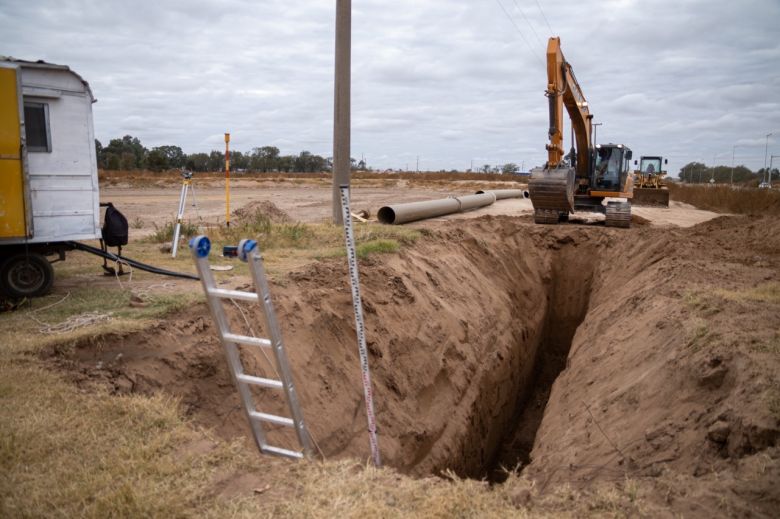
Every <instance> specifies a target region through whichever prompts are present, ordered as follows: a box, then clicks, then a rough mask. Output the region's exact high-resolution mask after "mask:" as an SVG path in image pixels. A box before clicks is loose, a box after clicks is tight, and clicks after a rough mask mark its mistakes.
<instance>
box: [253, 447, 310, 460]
mask: <svg viewBox="0 0 780 519" xmlns="http://www.w3.org/2000/svg"><path fill="white" fill-rule="evenodd" d="M262 451H263V453H265V454H276V455H277V456H287V457H288V458H303V453H302V452H298V451H291V450H290V449H282V448H281V447H273V446H271V445H266V446H265V447H263V449H262Z"/></svg>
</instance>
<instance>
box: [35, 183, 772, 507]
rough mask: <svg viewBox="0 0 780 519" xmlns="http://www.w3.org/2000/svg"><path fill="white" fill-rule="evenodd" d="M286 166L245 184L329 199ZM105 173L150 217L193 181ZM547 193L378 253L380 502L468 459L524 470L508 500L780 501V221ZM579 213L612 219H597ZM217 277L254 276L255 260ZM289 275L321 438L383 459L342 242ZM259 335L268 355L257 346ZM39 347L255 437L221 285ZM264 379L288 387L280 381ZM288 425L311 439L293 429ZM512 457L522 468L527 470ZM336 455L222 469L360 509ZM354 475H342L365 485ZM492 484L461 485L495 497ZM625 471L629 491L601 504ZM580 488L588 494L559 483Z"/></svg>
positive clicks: (371, 336) (83, 379)
mask: <svg viewBox="0 0 780 519" xmlns="http://www.w3.org/2000/svg"><path fill="white" fill-rule="evenodd" d="M287 189H288V188H286V187H282V188H280V187H275V188H274V189H270V187H269V189H268V190H267V191H263V190H262V188H261V189H252V191H251V193H250V192H247V193H242V192H241V190H240V189H237V190H236V191H234V194H233V200H235V201H236V202H235V203H236V206H239V205H243V204H247V203H250V202H252V201H258V200H259V201H272V202H273V203H274V204H275V206H276V207H278V208H279V209H280V210H282V211H283V212H284V213H287V214H288V215H290V216H291V217H292V218H295V219H301V220H304V221H319V220H321V219H323V218H327V215H328V214H329V208H328V203H329V197H330V191H329V189H328V188H327V187H326V186H303V187H301V186H298V187H294V188H292V187H291V188H289V191H288V190H287ZM203 191H204V196H203V197H202V198H203V199H204V200H205V202H201V197H199V198H198V202H199V204H202V205H203V206H205V207H204V209H203V210H204V211H211V213H210V214H213V215H215V216H216V215H217V214H218V213H219V209H220V204H221V198H220V194H221V191H220V190H219V188H218V187H210V188H206V189H203ZM198 194H200V191H199V192H198ZM443 194H446V193H444V192H442V191H440V190H437V189H432V190H430V191H429V190H427V189H420V188H413V189H410V190H399V189H398V187H397V186H392V187H389V188H378V187H365V188H363V187H360V186H356V189H355V191H354V195H355V201H356V202H354V206H355V207H356V208H362V206H369V207H370V208H372V209H373V211H372V212H373V213H375V209H376V208H377V207H378V205H379V204H382V203H384V202H385V199H386V198H390V197H392V199H393V200H403V201H407V200H408V201H412V200H416V199H422V198H432V197H438V196H441V195H443ZM103 196H104V198H105V199H106V200H112V201H114V202H115V203H116V204H117V205H118V206H119V207H120V208H121V209H123V210H124V211H125V213H126V214H127V215H128V217H129V219H130V220H131V221H132V220H133V219H134V218H141V219H147V221H149V222H152V221H155V220H159V219H160V218H161V217H163V215H165V214H167V213H166V211H169V207H168V206H169V204H170V203H172V204H173V207H172V209H173V210H175V205H176V203H177V196H178V195H177V189H176V187H175V186H174V187H168V188H150V189H142V190H135V189H133V190H126V189H124V190H123V189H117V190H116V191H113V190H112V189H106V190H104V192H103ZM124 197H126V198H124ZM526 204H527V202H523V201H504V202H498V203H496V204H495V205H494V206H492V207H490V208H488V209H487V210H483V211H476V212H473V213H469V214H466V215H457V216H454V217H448V218H442V219H437V220H435V221H428V222H420V223H417V224H414V226H415V227H416V228H419V229H421V230H422V231H423V237H422V238H421V239H419V240H418V241H417V242H416V243H414V244H413V245H409V246H406V247H404V248H402V249H401V251H400V252H399V253H397V254H389V255H377V256H371V257H369V258H368V259H366V260H364V261H362V262H361V266H360V268H361V281H362V285H363V291H364V306H365V311H366V320H367V334H368V340H369V350H370V356H371V358H370V362H371V368H372V375H373V376H374V386H375V392H376V401H377V415H378V419H379V427H380V430H379V433H380V444H381V448H382V454H383V457H384V460H385V463H386V464H387V465H388V466H389V467H392V468H393V469H395V470H397V471H398V473H399V474H393V473H391V474H393V475H381V476H378V477H376V479H374V484H375V485H380V491H381V492H385V493H384V494H382V495H384V496H385V497H381V498H380V499H383V500H384V501H382V503H381V506H382V507H385V508H382V509H383V510H395V511H396V513H397V512H398V511H400V510H404V511H405V513H409V514H415V513H423V512H422V510H424V508H422V505H419V506H420V508H414V507H412V508H408V507H407V506H406V505H404V504H401V502H402V501H403V500H404V499H406V497H404V496H409V497H408V499H410V502H412V501H411V500H412V497H411V496H412V495H413V493H412V492H413V491H412V490H410V489H414V491H417V490H420V491H422V492H426V493H428V494H430V495H434V494H435V493H436V492H438V489H440V488H442V486H444V487H445V488H446V487H447V485H449V483H448V482H446V481H445V480H438V479H431V478H426V476H428V475H431V474H435V475H441V474H446V473H447V471H448V470H452V471H454V473H456V474H457V475H459V476H462V477H468V478H474V479H477V480H479V479H483V478H486V479H488V480H490V481H494V482H497V483H498V482H500V481H503V480H504V479H506V482H505V483H504V484H503V485H500V487H501V490H500V491H498V490H495V491H494V493H496V495H500V496H502V497H501V499H505V500H503V501H501V503H500V506H501V507H504V506H506V507H507V508H500V511H501V514H505V513H507V512H508V511H510V510H512V509H514V510H515V511H516V512H517V513H526V512H528V513H540V514H549V513H552V514H560V513H573V514H574V515H580V516H581V515H585V514H587V515H590V514H591V513H607V514H610V513H612V514H618V515H622V514H626V515H649V516H659V515H663V516H679V515H684V516H694V517H705V516H720V515H729V516H734V515H738V516H761V517H774V516H776V512H777V510H778V509H779V508H780V492H778V488H780V485H779V484H778V483H780V463H779V462H778V461H779V460H778V458H780V450H779V449H778V446H777V440H778V436H779V435H780V386H778V382H777V380H778V379H777V376H778V368H779V367H780V360H779V359H780V357H779V355H780V336H779V335H778V331H777V330H778V329H780V318H778V315H780V314H779V313H778V310H780V274H779V273H780V241H778V238H777V236H778V231H780V223H778V221H777V220H776V219H763V220H754V219H751V218H747V217H732V216H726V217H717V218H714V219H713V217H714V216H716V215H714V213H707V212H703V211H698V210H696V209H694V208H691V207H690V206H684V205H681V204H673V206H672V208H670V209H669V210H663V209H655V208H641V209H639V208H637V211H636V212H637V213H639V214H640V216H641V217H642V218H643V219H644V225H638V226H636V227H635V228H632V229H630V230H616V229H607V228H604V227H603V226H601V225H598V218H596V219H593V218H583V219H581V220H580V219H579V218H574V219H573V221H574V222H575V223H571V224H567V225H561V226H557V227H543V226H536V225H533V224H532V223H531V217H530V212H529V210H528V207H526ZM199 210H200V207H199ZM640 211H641V212H640ZM502 213H503V214H502ZM463 218H467V219H468V220H467V221H462V219H463ZM453 220H456V221H453ZM582 220H586V221H589V222H591V223H592V225H578V224H576V222H577V221H582ZM220 279H222V280H223V282H224V286H226V287H228V288H246V287H247V282H246V280H245V278H241V277H235V276H230V277H228V276H224V277H220ZM181 283H182V282H177V284H179V285H178V286H181ZM192 290H198V287H197V286H194V287H193V288H192ZM273 292H274V300H275V304H276V306H277V310H278V312H279V315H280V319H281V322H282V323H283V333H284V336H285V340H286V343H287V345H288V351H289V355H290V357H291V363H292V366H293V371H294V374H295V379H296V383H297V389H298V391H299V393H300V395H301V399H302V402H303V406H304V412H305V414H306V418H307V422H308V424H309V427H310V430H311V432H312V436H313V438H314V439H315V440H316V442H317V444H318V448H319V449H320V452H321V454H322V455H323V456H324V457H325V458H326V459H328V460H334V459H335V460H339V459H343V460H349V459H360V460H365V459H367V458H368V445H367V439H366V434H365V415H364V412H363V408H362V394H361V388H360V384H359V381H360V372H359V362H358V359H357V352H356V346H355V329H354V320H353V317H352V313H351V296H350V293H349V289H348V285H347V271H346V265H345V262H344V261H343V259H340V258H332V259H322V260H319V261H316V262H313V263H309V264H307V265H304V266H301V267H296V268H293V269H291V271H289V272H286V273H284V274H283V275H281V276H278V277H276V278H275V282H274V285H273ZM228 312H229V314H230V316H231V322H232V325H233V326H235V327H236V329H239V330H242V331H245V330H246V329H247V328H248V327H251V328H253V330H254V331H256V332H261V330H262V329H263V324H262V322H261V320H260V318H259V315H258V313H257V309H255V308H252V307H251V306H249V305H245V304H235V305H234V304H230V305H228ZM243 355H244V359H245V361H246V363H247V365H248V366H251V367H252V368H253V369H256V370H257V372H259V373H266V374H270V373H271V371H269V370H270V368H269V367H268V366H267V363H266V361H265V359H264V358H263V357H262V356H261V355H260V354H258V353H257V352H253V351H245V352H244V354H243ZM42 358H43V359H44V362H45V363H46V365H47V366H49V368H51V369H54V370H56V371H58V372H61V373H63V374H64V376H65V377H66V379H67V380H68V381H69V382H70V383H73V384H75V385H77V386H78V387H79V388H81V389H82V390H84V391H87V392H92V391H96V392H100V391H103V390H105V389H108V390H109V391H110V392H111V393H113V394H116V395H157V394H165V395H173V396H176V397H178V398H180V401H181V409H182V412H183V413H184V414H185V415H186V416H188V417H189V418H190V419H191V420H193V421H194V423H196V424H200V425H202V426H205V427H207V428H209V429H212V430H213V431H215V432H216V434H217V435H218V437H220V438H222V439H225V440H229V439H235V438H243V439H244V444H245V446H246V450H247V453H249V455H251V456H253V455H254V454H253V452H252V449H253V447H252V446H251V442H250V441H249V440H248V438H247V435H248V428H247V425H246V423H245V420H244V417H243V416H242V414H241V412H240V409H239V406H238V399H237V396H236V394H235V390H234V389H233V387H232V385H231V383H230V379H229V376H228V373H227V370H226V366H225V362H224V357H223V353H222V350H221V346H220V345H219V343H218V341H217V338H216V333H215V330H214V327H213V325H212V323H211V319H210V316H209V314H208V311H207V309H206V307H205V305H204V304H203V303H195V304H193V305H191V306H190V307H188V308H187V309H186V310H183V311H179V312H178V313H176V314H174V315H171V316H170V317H169V318H166V319H164V320H161V321H159V322H157V323H156V324H154V325H153V326H151V327H149V328H147V329H144V330H140V331H129V332H126V333H125V332H121V333H113V334H109V335H100V336H94V337H86V338H84V339H80V340H77V341H75V342H73V343H70V344H64V345H62V344H54V345H52V346H50V347H47V348H46V349H45V350H44V352H43V353H42ZM258 399H259V402H260V403H261V406H264V410H265V408H267V409H268V410H270V411H277V412H280V411H281V404H282V402H281V400H280V399H279V398H278V397H276V396H273V395H270V396H269V395H259V394H258ZM273 434H274V435H275V439H276V440H277V441H278V442H280V443H283V444H285V443H286V445H287V446H294V444H293V443H291V441H292V437H291V436H290V435H289V434H287V432H286V431H275V432H274V433H273ZM213 448H214V447H213V446H212V445H211V444H207V445H200V446H199V444H195V445H193V446H191V447H188V451H190V454H192V453H194V454H196V455H197V454H198V452H199V449H203V450H204V451H206V452H208V451H210V450H213ZM296 467H297V468H296ZM504 468H506V469H510V470H511V469H513V468H516V469H518V470H520V471H521V477H518V476H517V475H509V476H508V479H507V473H506V471H505V470H503V469H504ZM338 470H340V469H334V468H333V465H332V464H326V465H325V468H323V469H319V468H317V467H315V466H311V465H309V464H303V465H298V464H290V463H287V462H280V461H278V460H274V461H273V462H270V461H269V463H268V465H267V466H266V467H265V468H264V470H262V471H248V472H241V473H233V474H227V475H224V474H223V476H221V479H220V481H219V482H218V483H217V486H218V487H219V489H221V490H219V495H220V496H222V497H230V496H242V497H244V498H246V497H247V496H251V494H252V489H256V488H265V486H266V485H267V484H271V485H272V486H273V488H272V489H271V490H269V491H268V494H267V495H266V494H264V496H266V497H267V505H266V508H263V510H265V511H266V513H269V512H270V511H277V512H281V513H285V514H287V515H300V514H307V513H311V510H312V509H311V508H306V507H305V506H304V504H306V506H309V505H311V503H312V499H316V500H317V501H315V502H316V503H318V504H316V506H317V507H318V508H316V509H318V510H331V511H332V512H333V513H345V514H346V515H353V512H356V511H357V510H359V509H360V508H359V505H356V504H354V503H352V502H351V501H349V503H350V504H349V507H350V508H344V507H345V506H346V505H345V501H341V507H339V504H338V502H337V501H338V500H336V501H331V500H330V497H333V499H336V498H335V497H334V496H335V495H336V494H339V493H340V492H341V489H337V488H333V487H329V486H328V485H327V484H326V482H327V481H328V480H332V479H333V478H334V477H335V475H334V474H336V471H338ZM320 471H322V473H320ZM352 471H354V467H353V468H350V469H348V473H349V474H352ZM291 474H295V475H296V476H295V477H291ZM351 477H352V476H344V474H341V473H339V476H338V479H337V480H338V481H340V482H342V483H341V484H343V485H357V483H355V482H354V481H353V480H352V479H350V478H351ZM369 477H370V478H373V477H374V476H371V475H369ZM409 477H414V478H422V479H419V480H418V481H417V482H415V480H410V479H409ZM280 482H281V483H280ZM382 486H384V488H385V490H381V488H382ZM349 488H357V487H349ZM458 488H460V487H458ZM469 488H470V487H469ZM496 488H498V486H497V487H496ZM401 489H403V490H401ZM566 489H569V490H566ZM605 489H606V490H605ZM363 491H364V492H367V493H371V492H374V490H373V489H372V490H368V489H366V490H363ZM484 491H485V490H484V489H483V487H475V488H473V489H471V490H463V492H473V493H474V494H473V495H474V496H475V497H474V499H475V502H476V501H478V499H477V497H476V496H481V495H482V494H481V492H484ZM605 491H606V492H608V493H609V492H612V493H617V494H618V495H619V496H621V498H620V499H617V498H616V499H615V500H613V501H610V500H607V504H606V505H604V504H603V502H604V495H605V494H604V492H605ZM311 492H324V493H325V494H324V495H321V496H316V497H315V496H314V495H312V494H311ZM405 492H408V494H407V493H405ZM572 492H574V493H577V492H579V493H581V494H576V495H580V496H585V497H583V500H582V501H581V502H579V501H576V500H575V497H573V496H575V494H574V493H572ZM329 493H330V494H329ZM567 493H568V494H567ZM563 494H566V495H570V496H572V497H571V499H572V501H570V502H568V503H569V504H567V502H566V501H561V500H560V499H557V498H555V499H553V498H554V497H555V496H561V495H563ZM291 495H292V496H295V497H294V498H292V499H290V497H289V496H291ZM339 495H340V496H341V494H339ZM329 496H330V497H329ZM389 496H393V497H389ZM507 496H508V497H507ZM339 499H344V497H343V496H342V497H340V498H339ZM396 499H400V500H401V501H396ZM415 499H416V498H415ZM550 499H553V501H552V504H550V503H551V501H550ZM577 499H579V498H577ZM413 502H415V503H416V502H417V501H413ZM374 503H375V506H379V505H377V504H376V502H374ZM574 503H578V504H574ZM602 505H603V507H602ZM414 506H418V505H414ZM496 506H499V505H496ZM496 510H499V509H498V508H496ZM451 513H453V514H454V513H457V511H456V510H451ZM501 514H499V515H501ZM434 515H435V514H434ZM442 516H444V515H442Z"/></svg>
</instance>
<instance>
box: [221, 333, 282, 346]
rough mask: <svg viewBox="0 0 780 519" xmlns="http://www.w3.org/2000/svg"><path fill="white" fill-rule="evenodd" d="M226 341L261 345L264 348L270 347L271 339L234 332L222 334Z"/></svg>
mask: <svg viewBox="0 0 780 519" xmlns="http://www.w3.org/2000/svg"><path fill="white" fill-rule="evenodd" d="M223 337H224V338H225V340H226V341H228V342H237V343H238V344H246V345H247V346H262V347H265V348H270V347H271V341H269V340H268V339H261V338H259V337H249V336H247V335H236V334H235V333H226V334H225V335H223Z"/></svg>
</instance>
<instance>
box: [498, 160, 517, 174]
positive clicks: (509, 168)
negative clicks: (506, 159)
mask: <svg viewBox="0 0 780 519" xmlns="http://www.w3.org/2000/svg"><path fill="white" fill-rule="evenodd" d="M518 171H520V166H518V165H517V164H515V163H514V162H510V163H509V164H504V165H503V167H502V168H501V172H502V173H504V174H505V175H510V174H514V173H517V172H518Z"/></svg>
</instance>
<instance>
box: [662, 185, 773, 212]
mask: <svg viewBox="0 0 780 519" xmlns="http://www.w3.org/2000/svg"><path fill="white" fill-rule="evenodd" d="M669 195H670V196H671V199H672V200H677V201H679V202H685V203H686V204H691V205H695V206H696V207H698V208H700V209H708V210H710V211H717V212H724V213H733V214H754V215H780V191H779V190H777V189H756V188H732V187H729V186H723V185H715V186H683V185H679V184H675V183H674V182H670V183H669Z"/></svg>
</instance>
